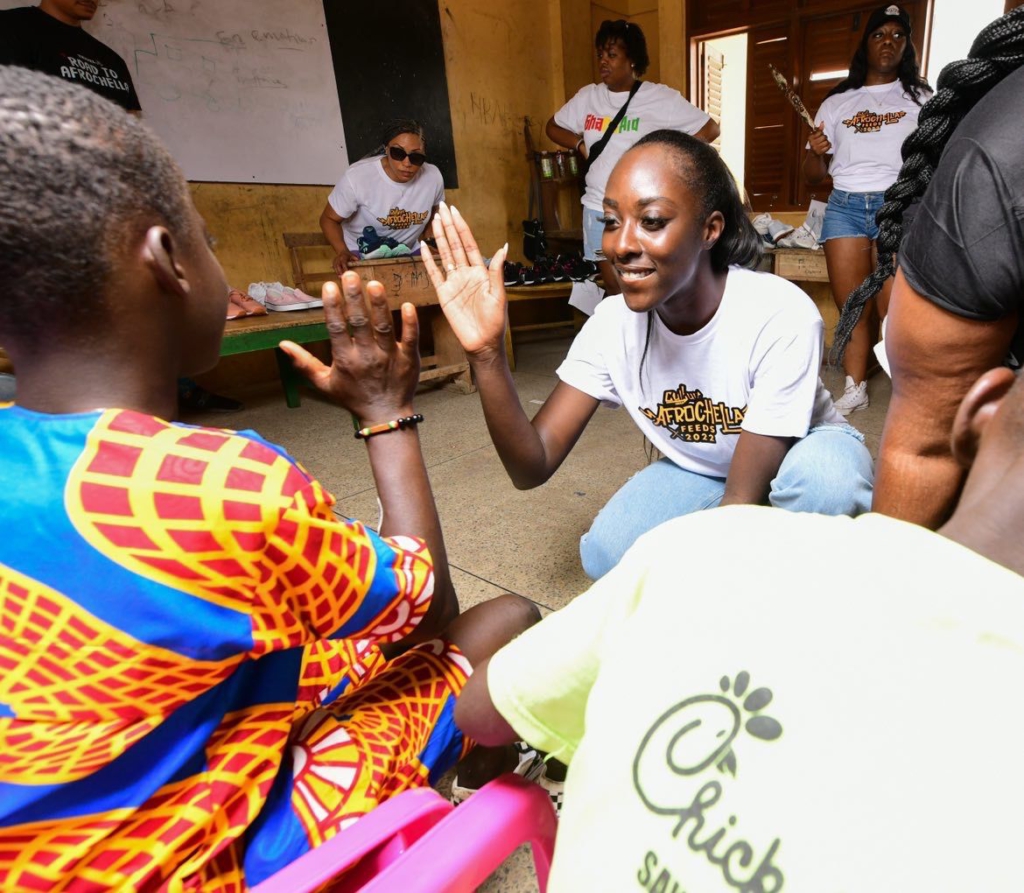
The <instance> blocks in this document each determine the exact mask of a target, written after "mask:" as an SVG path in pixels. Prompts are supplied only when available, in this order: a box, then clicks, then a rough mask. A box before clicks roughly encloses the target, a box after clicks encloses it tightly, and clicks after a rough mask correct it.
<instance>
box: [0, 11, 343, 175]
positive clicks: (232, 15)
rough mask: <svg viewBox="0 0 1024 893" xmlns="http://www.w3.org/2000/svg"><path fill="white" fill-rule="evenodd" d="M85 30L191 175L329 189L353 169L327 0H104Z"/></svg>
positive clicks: (151, 124)
mask: <svg viewBox="0 0 1024 893" xmlns="http://www.w3.org/2000/svg"><path fill="white" fill-rule="evenodd" d="M32 5H35V4H34V3H26V2H24V0H13V2H12V0H0V8H4V9H9V8H12V7H16V6H32ZM85 28H86V30H87V31H88V32H89V33H90V34H92V35H93V36H94V37H96V38H97V39H99V40H101V41H103V43H105V44H106V45H107V46H109V47H110V48H111V49H113V50H114V51H115V52H116V53H118V55H120V56H121V57H122V58H123V59H124V60H125V61H126V62H127V63H128V67H129V70H130V71H131V74H132V79H133V80H134V81H135V89H136V91H137V92H138V94H139V101H140V103H141V104H142V114H143V117H144V119H145V120H146V122H147V123H148V124H149V125H150V126H151V127H152V128H153V129H154V130H155V131H156V132H157V133H158V134H159V135H160V137H161V138H162V139H163V141H164V142H165V143H166V144H167V146H168V148H169V149H170V151H171V154H172V155H173V156H174V158H175V160H176V161H177V162H178V164H179V165H180V166H181V168H182V170H183V171H184V172H185V176H186V177H187V178H188V179H189V180H220V181H228V182H246V183H307V184H321V185H323V184H333V183H335V182H336V181H337V179H338V177H339V176H340V175H341V173H342V172H343V171H344V170H345V168H346V167H347V166H348V155H347V152H346V151H345V133H344V128H343V126H342V121H341V109H340V107H339V103H338V91H337V87H336V85H335V79H334V68H333V64H332V61H331V48H330V43H329V41H328V38H327V28H326V24H325V22H324V10H323V4H322V2H321V0H286V2H281V0H101V2H100V6H99V10H98V11H97V13H96V15H95V17H94V18H93V20H92V21H91V22H88V23H86V25H85Z"/></svg>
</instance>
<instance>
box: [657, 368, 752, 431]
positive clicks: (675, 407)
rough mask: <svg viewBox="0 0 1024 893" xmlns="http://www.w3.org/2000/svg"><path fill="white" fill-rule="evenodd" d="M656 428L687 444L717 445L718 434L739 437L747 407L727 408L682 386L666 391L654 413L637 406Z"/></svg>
mask: <svg viewBox="0 0 1024 893" xmlns="http://www.w3.org/2000/svg"><path fill="white" fill-rule="evenodd" d="M640 412H642V413H643V414H644V415H645V416H647V418H649V419H650V420H651V421H652V422H654V424H655V425H657V426H658V427H659V428H664V429H665V430H667V431H668V432H669V434H671V435H672V437H673V438H679V439H680V440H685V441H686V442H687V443H718V434H719V431H721V433H722V434H739V433H740V428H741V426H742V425H743V416H744V415H745V414H746V412H747V408H746V407H745V406H744V407H742V408H740V407H738V406H726V404H724V403H722V402H718V403H715V402H714V401H713V400H712V399H711V398H710V397H705V396H704V394H703V393H702V392H701V391H700V390H693V391H688V390H687V389H686V385H685V384H683V383H681V382H680V384H679V387H678V388H676V389H675V390H669V391H665V392H664V393H663V394H662V397H661V402H660V403H659V404H658V408H657V410H653V409H648V408H647V407H646V406H641V407H640Z"/></svg>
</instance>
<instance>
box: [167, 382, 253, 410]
mask: <svg viewBox="0 0 1024 893" xmlns="http://www.w3.org/2000/svg"><path fill="white" fill-rule="evenodd" d="M241 408H242V402H241V401H240V400H235V399H233V398H231V397H225V396H224V395H223V394H215V393H213V391H208V390H206V388H204V387H203V386H202V385H198V384H196V383H195V382H194V381H192V380H191V379H189V378H183V379H181V380H179V382H178V412H179V413H181V412H238V411H239V410H240V409H241Z"/></svg>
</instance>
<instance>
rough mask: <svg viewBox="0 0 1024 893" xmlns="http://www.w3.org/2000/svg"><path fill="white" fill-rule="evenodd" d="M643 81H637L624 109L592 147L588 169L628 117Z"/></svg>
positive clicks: (588, 156)
mask: <svg viewBox="0 0 1024 893" xmlns="http://www.w3.org/2000/svg"><path fill="white" fill-rule="evenodd" d="M642 84H643V81H636V82H635V83H634V84H633V86H632V87H630V89H629V97H628V98H627V99H626V101H625V102H624V103H623V104H622V108H620V109H619V112H618V114H617V115H616V116H615V117H614V118H612V123H611V124H609V125H608V129H607V130H606V131H605V132H604V136H602V137H601V139H599V140H598V141H597V142H596V143H594V145H593V146H591V147H590V151H589V152H588V153H587V167H590V165H592V164H593V163H594V162H595V161H597V158H598V156H599V155H600V154H601V153H602V152H603V151H604V147H605V146H607V145H608V140H610V139H611V138H612V134H613V133H615V128H616V127H618V126H619V124H620V123H621V122H622V119H623V118H625V117H626V109H628V108H629V104H630V103H631V102H632V101H633V97H634V96H636V91H637V90H639V89H640V86H641V85H642Z"/></svg>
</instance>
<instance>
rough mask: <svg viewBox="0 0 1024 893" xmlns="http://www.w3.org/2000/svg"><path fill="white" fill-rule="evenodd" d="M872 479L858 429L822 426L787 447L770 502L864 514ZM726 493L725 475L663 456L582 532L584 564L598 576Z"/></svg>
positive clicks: (798, 508) (592, 576) (802, 508)
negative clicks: (656, 532) (652, 535)
mask: <svg viewBox="0 0 1024 893" xmlns="http://www.w3.org/2000/svg"><path fill="white" fill-rule="evenodd" d="M874 479H875V472H874V466H873V465H872V462H871V454H870V453H868V450H867V447H865V446H864V437H863V436H862V435H861V433H860V432H859V431H857V430H856V429H855V428H852V427H851V426H849V425H819V426H818V427H816V428H812V429H811V430H810V431H809V432H808V434H807V436H806V437H803V438H801V439H800V440H798V441H797V442H796V443H795V444H793V446H792V447H791V448H790V450H789V452H788V453H786V457H785V459H783V460H782V465H781V466H779V473H778V475H776V477H775V480H773V481H772V486H771V493H770V495H769V502H770V503H771V504H772V505H773V506H775V507H776V508H781V509H786V510H787V511H790V512H817V513H819V514H822V515H851V516H854V515H859V514H861V513H862V512H866V511H869V510H870V509H871V491H872V487H873V485H874ZM724 495H725V479H724V478H713V477H706V476H705V475H702V474H697V473H696V472H693V471H685V470H684V469H682V468H680V467H679V466H678V465H676V464H675V463H674V462H672V460H671V459H659V460H658V461H657V462H655V463H654V464H652V465H648V466H647V468H645V469H643V470H642V471H639V472H637V473H636V474H635V475H633V477H631V478H630V479H629V480H628V481H626V483H625V484H623V485H622V487H621V488H620V489H619V491H618V492H617V493H616V494H615V495H614V496H613V497H612V498H611V499H609V500H608V504H607V505H606V506H605V507H604V508H603V509H601V512H600V513H599V514H598V516H597V517H596V518H595V519H594V523H593V524H592V525H591V527H590V530H589V531H587V533H585V534H584V535H583V537H582V539H580V558H582V560H583V570H584V571H585V572H586V574H587V576H588V577H590V579H592V580H597V579H600V578H601V577H603V576H604V575H605V574H606V573H608V571H610V570H611V569H612V568H613V567H615V565H616V564H618V563H619V559H620V558H622V556H623V555H624V554H625V552H626V550H627V549H628V548H629V547H630V546H632V545H633V543H634V542H636V540H637V539H638V538H639V537H640V536H642V535H643V534H645V533H647V531H648V530H651V529H653V528H655V527H657V526H658V525H659V524H662V523H663V522H665V521H669V520H671V519H672V518H678V517H680V516H682V515H689V514H690V513H691V512H699V511H702V510H703V509H710V508H714V507H715V506H717V505H718V504H719V503H720V502H721V501H722V497H723V496H724Z"/></svg>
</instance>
